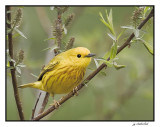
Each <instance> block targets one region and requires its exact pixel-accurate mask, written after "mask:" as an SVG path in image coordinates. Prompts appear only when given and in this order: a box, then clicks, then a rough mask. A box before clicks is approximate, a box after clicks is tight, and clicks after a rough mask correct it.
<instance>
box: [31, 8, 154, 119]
mask: <svg viewBox="0 0 160 127" xmlns="http://www.w3.org/2000/svg"><path fill="white" fill-rule="evenodd" d="M152 16H153V9H152V10H151V12H150V13H149V15H148V16H147V17H146V19H145V20H143V21H142V22H141V24H140V25H139V26H138V29H141V28H142V27H143V26H144V24H145V23H146V22H147V21H148V20H149V19H150V18H151V17H152ZM134 36H135V35H134V33H132V34H131V35H130V37H129V38H128V39H127V41H126V42H125V43H124V44H123V45H122V46H121V47H120V48H119V49H118V51H117V54H118V53H119V52H121V51H122V50H123V49H124V48H125V47H126V46H127V45H129V44H130V41H131V40H132V39H133V37H134ZM108 60H109V59H108ZM104 67H107V65H106V64H105V63H103V64H101V65H100V66H99V67H98V68H97V69H96V70H95V71H93V72H92V73H91V74H90V75H89V76H88V77H87V78H86V79H85V80H84V81H83V82H82V83H81V84H79V85H78V86H77V91H79V90H80V89H81V88H82V87H83V86H85V83H88V82H89V81H90V80H91V79H92V78H93V77H94V76H95V75H96V74H97V73H99V72H100V71H101V70H102V69H103V68H104ZM74 94H75V91H71V92H70V93H69V94H67V95H66V96H64V97H63V98H62V99H60V100H59V101H58V103H59V104H60V105H62V104H63V103H64V102H65V101H67V100H68V99H70V98H71V97H73V96H74ZM55 109H56V106H55V105H53V106H51V107H50V108H48V109H47V110H46V111H44V112H43V113H41V114H39V115H38V116H36V117H35V118H34V119H33V120H40V119H41V118H43V117H45V116H46V115H48V114H49V113H51V112H52V111H54V110H55Z"/></svg>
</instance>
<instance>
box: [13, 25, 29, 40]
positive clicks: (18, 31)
mask: <svg viewBox="0 0 160 127" xmlns="http://www.w3.org/2000/svg"><path fill="white" fill-rule="evenodd" d="M14 30H15V31H16V32H17V33H19V34H20V35H21V36H22V37H24V38H25V39H27V37H26V36H25V35H24V34H23V33H22V32H21V31H20V30H19V29H17V28H16V27H15V28H14Z"/></svg>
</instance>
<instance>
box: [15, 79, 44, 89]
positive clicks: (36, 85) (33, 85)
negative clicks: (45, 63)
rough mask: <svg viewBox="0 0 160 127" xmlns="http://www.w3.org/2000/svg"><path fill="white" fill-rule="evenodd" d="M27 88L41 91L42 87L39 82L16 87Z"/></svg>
mask: <svg viewBox="0 0 160 127" xmlns="http://www.w3.org/2000/svg"><path fill="white" fill-rule="evenodd" d="M27 87H31V88H37V89H42V88H41V87H42V85H41V82H40V81H37V82H33V83H28V84H23V85H20V86H18V88H27Z"/></svg>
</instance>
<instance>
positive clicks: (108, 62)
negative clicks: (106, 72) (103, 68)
mask: <svg viewBox="0 0 160 127" xmlns="http://www.w3.org/2000/svg"><path fill="white" fill-rule="evenodd" d="M105 64H107V66H108V67H112V66H113V62H111V61H106V62H105Z"/></svg>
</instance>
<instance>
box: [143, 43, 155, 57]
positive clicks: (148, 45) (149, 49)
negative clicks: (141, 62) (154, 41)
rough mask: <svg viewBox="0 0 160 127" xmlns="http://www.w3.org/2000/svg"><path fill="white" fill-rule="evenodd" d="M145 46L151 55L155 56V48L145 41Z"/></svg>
mask: <svg viewBox="0 0 160 127" xmlns="http://www.w3.org/2000/svg"><path fill="white" fill-rule="evenodd" d="M143 44H144V46H145V47H146V49H147V50H148V51H149V53H151V54H152V55H153V46H152V45H150V44H149V43H147V42H145V41H143Z"/></svg>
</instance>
